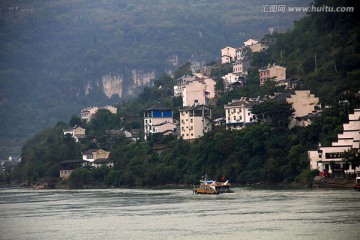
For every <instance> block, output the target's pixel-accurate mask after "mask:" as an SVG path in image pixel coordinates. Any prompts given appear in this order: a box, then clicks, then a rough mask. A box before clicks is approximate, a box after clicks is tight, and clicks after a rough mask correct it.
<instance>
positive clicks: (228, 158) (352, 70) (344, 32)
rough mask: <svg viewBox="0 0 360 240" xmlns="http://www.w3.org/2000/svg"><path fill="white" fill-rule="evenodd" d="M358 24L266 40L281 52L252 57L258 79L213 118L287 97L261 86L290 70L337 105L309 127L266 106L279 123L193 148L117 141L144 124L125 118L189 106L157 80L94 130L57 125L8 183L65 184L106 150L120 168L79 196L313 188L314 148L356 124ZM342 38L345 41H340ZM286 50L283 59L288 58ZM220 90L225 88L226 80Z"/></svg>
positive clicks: (221, 135)
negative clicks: (68, 165) (93, 154)
mask: <svg viewBox="0 0 360 240" xmlns="http://www.w3.org/2000/svg"><path fill="white" fill-rule="evenodd" d="M316 4H320V5H322V4H326V5H330V6H331V5H332V4H335V5H340V6H344V4H345V5H346V4H349V3H348V2H346V1H330V0H329V1H316ZM356 9H357V8H356V7H355V10H356ZM358 16H359V14H357V13H356V12H355V13H346V14H345V13H344V14H335V13H324V14H319V13H317V14H315V13H313V14H309V15H308V16H307V17H305V18H303V19H301V20H300V21H298V22H297V23H296V24H295V26H294V28H293V29H292V30H291V31H288V32H286V33H285V34H276V35H271V36H270V35H269V36H265V37H266V38H267V39H269V40H271V42H273V43H274V44H273V45H272V46H271V47H270V48H269V50H268V51H267V52H264V53H259V54H254V55H253V59H254V61H253V66H254V69H251V70H250V74H249V78H248V80H247V85H246V87H245V88H243V89H240V90H236V91H232V92H229V93H227V94H222V95H220V96H219V97H218V102H217V106H214V111H215V112H216V113H217V114H218V115H219V116H221V115H224V112H223V104H224V103H227V101H229V100H231V99H232V98H239V97H242V96H248V97H256V96H265V95H267V94H271V93H273V92H274V91H277V92H279V91H284V89H281V88H278V87H275V86H274V84H271V83H269V84H267V85H266V86H264V87H259V86H258V75H257V71H256V67H258V66H263V65H264V64H265V65H266V64H268V63H272V62H276V63H280V64H283V65H286V66H287V68H288V69H289V75H290V76H291V77H296V78H298V79H301V80H303V81H304V88H305V89H310V90H311V91H312V92H315V93H316V96H318V97H320V101H321V102H322V103H323V104H324V105H327V106H329V107H328V108H326V109H325V110H324V111H323V113H322V115H321V117H319V118H317V119H315V120H314V122H313V124H312V125H310V126H308V127H304V128H294V129H291V130H289V129H287V128H285V127H284V126H286V119H287V117H288V116H289V115H291V109H290V108H289V106H287V105H286V104H282V103H275V102H267V103H264V104H262V105H259V106H258V107H256V108H255V109H254V112H256V114H257V115H258V116H263V118H261V117H260V118H259V119H260V120H261V119H270V120H271V121H266V122H265V123H259V124H257V125H254V126H250V127H247V128H245V129H243V130H241V131H228V130H225V129H224V128H218V129H215V130H214V131H212V132H210V133H207V134H206V135H205V136H204V137H202V138H199V139H197V140H196V141H195V142H194V143H192V144H190V143H189V142H186V141H183V140H181V139H180V140H176V139H173V138H171V137H161V136H158V135H153V136H152V137H151V138H150V139H149V140H148V141H141V140H140V141H137V142H132V141H130V140H127V139H125V138H124V137H115V138H114V137H111V136H108V135H107V134H106V130H108V129H114V128H115V129H116V128H117V129H119V128H121V127H127V128H130V127H131V126H132V127H134V126H136V125H139V123H136V122H130V123H129V122H128V123H119V122H118V119H120V118H121V117H123V116H125V115H131V114H133V115H140V114H141V112H142V110H143V109H145V108H146V107H148V106H151V105H152V104H154V103H156V102H158V101H161V102H162V103H163V104H165V105H167V106H172V107H175V108H176V107H179V106H181V101H179V99H176V98H171V95H172V86H173V84H174V81H175V79H174V78H171V77H169V76H167V75H166V74H164V75H162V76H161V77H159V78H158V79H157V80H156V81H155V83H154V87H148V88H145V89H144V90H143V92H142V93H141V94H140V95H139V97H138V98H137V99H136V100H134V101H129V102H126V103H122V104H121V105H120V106H119V112H118V114H117V115H112V114H110V112H108V111H99V112H98V113H97V116H96V117H95V119H94V120H92V121H91V122H90V123H89V124H85V123H81V121H80V120H79V118H78V117H76V116H73V117H72V118H71V119H70V123H69V124H68V123H58V124H57V125H56V126H55V127H53V128H50V129H47V130H44V131H43V132H41V133H39V134H37V135H35V136H34V137H33V138H32V139H31V140H30V141H29V142H28V143H27V144H26V145H25V146H24V148H23V152H22V157H23V161H22V163H21V166H20V168H19V169H18V170H17V171H15V172H13V173H11V174H9V175H8V176H6V177H7V178H6V179H7V180H19V181H30V183H34V182H36V181H39V180H40V179H44V178H57V176H58V168H59V165H58V163H59V162H60V161H62V160H66V159H70V158H80V152H81V151H83V150H86V149H89V148H94V147H98V148H103V149H105V150H109V151H110V152H111V155H110V158H111V159H112V160H114V161H115V166H114V167H113V168H111V169H109V168H100V169H96V170H94V171H88V170H85V169H78V170H76V171H75V172H74V174H73V175H72V176H71V178H70V179H69V184H70V185H71V186H72V187H84V186H85V185H94V184H101V185H104V186H156V185H165V184H169V183H180V184H183V183H186V184H193V183H196V182H197V181H198V179H199V178H200V177H201V176H202V175H204V174H208V175H209V176H211V177H213V178H215V179H217V178H220V177H221V176H225V177H226V178H227V179H229V180H230V181H231V182H237V183H241V184H254V183H266V184H274V183H290V182H297V183H300V184H303V185H307V184H309V183H310V181H311V179H312V177H313V175H312V174H313V173H311V172H310V171H309V170H308V159H307V150H310V149H315V148H316V146H317V144H318V143H319V142H321V144H322V145H323V146H326V145H329V144H330V143H331V141H334V140H335V139H336V134H337V133H339V132H340V131H341V130H342V123H344V122H346V121H347V120H348V119H347V116H348V113H349V112H351V111H352V109H353V108H355V107H359V106H360V104H359V97H358V96H357V93H358V90H359V87H360V86H359V81H358V77H359V76H358V72H359V71H360V70H359V65H356V64H352V63H354V62H355V63H356V61H357V58H358V55H359V54H360V48H359V47H358V45H359V38H360V36H359V34H360V31H359V26H358V25H357V24H356V22H357V21H358V20H359V19H358V18H359V17H358ZM330 23H331V24H330ZM324 26H326V28H325V29H324ZM335 36H338V37H337V38H335V39H334V37H335ZM336 39H337V40H336ZM315 50H316V53H317V56H322V57H321V58H320V59H318V61H317V65H316V68H314V67H313V68H310V67H311V66H314V65H312V63H313V62H312V61H311V60H309V59H313V57H314V52H315ZM279 51H283V54H281V55H282V56H281V57H280V55H279ZM214 66H216V65H214ZM335 66H336V67H335ZM188 68H189V64H185V65H184V66H183V67H182V68H180V69H179V70H178V71H177V72H176V73H175V76H181V74H183V73H186V72H188V71H189V69H188ZM214 69H215V70H214V71H213V72H212V73H211V74H212V75H213V76H214V77H216V76H219V72H222V73H223V72H224V71H225V72H226V71H227V70H226V69H228V68H227V67H226V66H223V67H214ZM217 81H218V84H219V86H221V82H220V80H219V79H217ZM159 86H162V87H161V88H159ZM74 123H80V125H81V126H83V127H84V128H86V129H87V133H88V134H89V136H88V138H87V140H86V141H85V142H84V143H83V144H81V145H80V144H76V143H74V142H73V141H72V140H71V139H68V138H66V137H65V138H64V136H63V134H62V129H64V128H66V127H68V126H71V125H73V124H74ZM125 124H128V125H125ZM138 127H139V126H138ZM158 145H166V148H165V150H164V152H162V153H161V154H158V153H156V151H155V150H154V146H158Z"/></svg>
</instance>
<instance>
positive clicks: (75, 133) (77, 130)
mask: <svg viewBox="0 0 360 240" xmlns="http://www.w3.org/2000/svg"><path fill="white" fill-rule="evenodd" d="M85 131H86V130H85V129H84V128H82V127H79V126H74V127H72V128H68V129H64V130H63V132H64V136H65V135H66V134H70V135H71V137H72V138H73V139H74V140H75V142H79V140H80V139H84V138H85V137H86V135H85Z"/></svg>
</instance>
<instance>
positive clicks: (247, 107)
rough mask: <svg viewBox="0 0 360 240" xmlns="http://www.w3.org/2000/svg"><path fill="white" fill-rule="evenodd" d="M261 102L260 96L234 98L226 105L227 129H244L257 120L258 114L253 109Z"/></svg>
mask: <svg viewBox="0 0 360 240" xmlns="http://www.w3.org/2000/svg"><path fill="white" fill-rule="evenodd" d="M258 103H259V98H256V99H247V98H246V97H243V98H240V99H235V100H232V102H231V103H228V104H227V105H225V106H224V108H225V115H226V116H225V121H226V129H231V130H234V129H242V128H244V127H245V126H246V125H248V124H253V123H255V122H256V121H257V116H256V115H255V114H252V112H251V109H252V107H253V106H254V105H255V104H258Z"/></svg>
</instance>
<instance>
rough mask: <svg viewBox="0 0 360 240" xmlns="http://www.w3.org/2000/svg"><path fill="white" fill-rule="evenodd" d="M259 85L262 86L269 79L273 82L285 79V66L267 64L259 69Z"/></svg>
mask: <svg viewBox="0 0 360 240" xmlns="http://www.w3.org/2000/svg"><path fill="white" fill-rule="evenodd" d="M259 77H260V86H263V85H264V84H265V82H266V81H267V80H269V79H273V80H274V81H275V82H276V81H280V80H284V79H286V68H285V67H281V66H279V65H275V64H274V65H272V66H268V67H267V68H263V69H260V70H259Z"/></svg>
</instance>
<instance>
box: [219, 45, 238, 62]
mask: <svg viewBox="0 0 360 240" xmlns="http://www.w3.org/2000/svg"><path fill="white" fill-rule="evenodd" d="M235 60H236V48H233V47H230V46H227V47H225V48H222V49H221V63H222V64H224V63H232V62H234V61H235Z"/></svg>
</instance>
